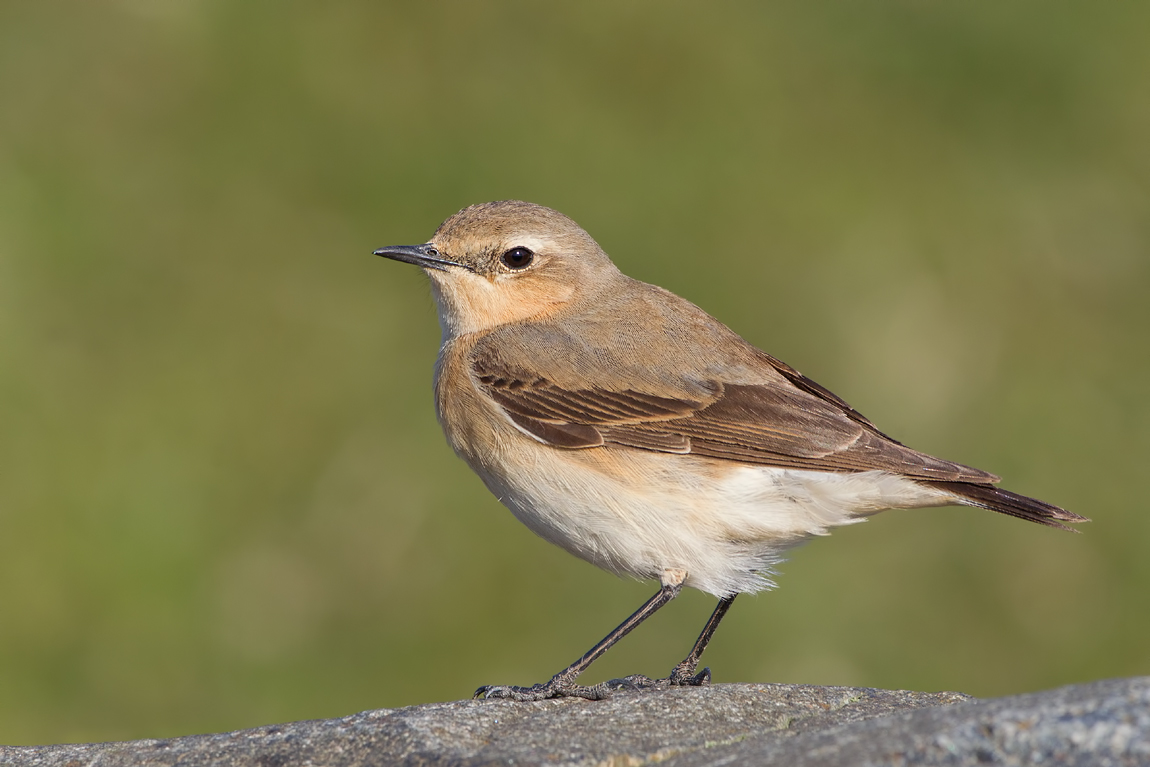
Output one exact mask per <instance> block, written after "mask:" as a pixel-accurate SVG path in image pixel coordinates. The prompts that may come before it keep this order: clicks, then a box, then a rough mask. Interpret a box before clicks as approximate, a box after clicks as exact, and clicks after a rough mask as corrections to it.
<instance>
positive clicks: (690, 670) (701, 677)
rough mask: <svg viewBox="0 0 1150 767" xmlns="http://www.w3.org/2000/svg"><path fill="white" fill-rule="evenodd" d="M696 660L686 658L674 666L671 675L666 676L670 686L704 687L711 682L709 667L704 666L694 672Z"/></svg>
mask: <svg viewBox="0 0 1150 767" xmlns="http://www.w3.org/2000/svg"><path fill="white" fill-rule="evenodd" d="M698 665H699V662H698V661H697V660H691V659H690V658H688V659H687V660H685V661H683V662H682V663H680V664H679V665H678V666H675V668H674V669H672V671H671V675H670V676H669V677H667V683H668V684H670V685H671V686H672V687H706V686H707V685H709V684H710V683H711V669H710V667H708V666H704V667H703V670H702V671H700V672H699V673H697V674H696V673H695V669H696V668H697V667H698Z"/></svg>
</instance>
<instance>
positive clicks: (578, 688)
mask: <svg viewBox="0 0 1150 767" xmlns="http://www.w3.org/2000/svg"><path fill="white" fill-rule="evenodd" d="M697 666H698V662H697V661H696V662H694V663H691V662H689V661H683V662H682V663H680V664H679V665H678V666H675V668H674V669H673V670H672V671H671V674H670V676H668V677H667V678H666V679H652V678H651V677H649V676H644V675H643V674H632V675H631V676H626V677H622V678H620V679H609V680H607V681H606V682H600V683H599V684H596V685H592V686H590V687H584V686H583V685H579V684H575V681H574V679H568V678H565V677H563V676H562V675H561V674H556V675H555V676H554V677H552V678H551V681H550V682H546V683H544V684H535V685H532V686H530V687H518V686H516V685H494V684H488V685H484V686H483V687H480V688H479V689H478V690H476V691H475V694H474V695H473V696H471V697H472V698H476V699H483V700H497V699H499V700H517V701H534V700H550V699H552V698H585V699H586V700H604V699H605V698H609V697H611V693H613V692H618V691H623V690H634V691H641V690H665V689H667V688H668V687H706V686H707V685H709V684H710V683H711V669H710V668H704V669H703V670H702V671H700V672H699V673H697V674H696V673H695V668H696V667H697Z"/></svg>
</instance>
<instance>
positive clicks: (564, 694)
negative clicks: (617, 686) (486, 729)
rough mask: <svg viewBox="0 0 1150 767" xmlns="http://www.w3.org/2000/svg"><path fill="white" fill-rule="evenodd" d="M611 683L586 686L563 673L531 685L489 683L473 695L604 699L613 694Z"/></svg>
mask: <svg viewBox="0 0 1150 767" xmlns="http://www.w3.org/2000/svg"><path fill="white" fill-rule="evenodd" d="M609 685H610V683H609V682H604V683H602V684H597V685H594V686H593V687H584V686H583V685H579V684H575V680H574V679H567V678H565V677H563V676H562V675H561V674H556V675H555V676H554V677H552V678H551V681H550V682H546V683H545V684H535V685H532V686H530V687H517V686H515V685H493V684H487V685H484V686H483V687H480V688H479V689H478V690H476V691H475V694H474V695H472V696H471V697H472V698H482V699H484V700H495V699H497V698H498V699H502V700H518V701H533V700H549V699H551V698H586V699H587V700H603V699H604V698H606V697H608V696H609V695H610V694H611V688H610V686H609Z"/></svg>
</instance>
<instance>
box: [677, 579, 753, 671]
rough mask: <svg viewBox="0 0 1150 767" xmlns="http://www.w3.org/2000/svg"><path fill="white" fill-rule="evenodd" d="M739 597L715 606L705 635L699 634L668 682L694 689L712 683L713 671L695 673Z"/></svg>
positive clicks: (730, 598) (704, 627)
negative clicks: (704, 651) (705, 651)
mask: <svg viewBox="0 0 1150 767" xmlns="http://www.w3.org/2000/svg"><path fill="white" fill-rule="evenodd" d="M737 596H738V594H733V595H732V596H729V597H723V598H722V599H720V600H719V604H717V605H715V611H714V612H713V613H711V617H710V619H709V620H708V621H707V625H706V626H703V633H701V634H699V638H698V639H696V640H695V646H694V647H692V648H691V652H690V654H689V655H687V657H686V658H684V659H683V661H682V663H680V664H679V665H678V666H675V668H674V670H673V671H672V672H671V676H669V677H668V678H667V681H669V682H670V683H671V684H673V685H684V686H694V687H697V686H699V685H704V684H709V683H710V681H711V669H709V668H704V669H703V670H702V671H700V672H699V673H698V674H696V673H695V669H696V668H698V666H699V658H701V657H703V650H706V649H707V644H708V643H709V642H710V641H711V637H712V636H714V634H715V629H717V628H718V627H719V621H721V620H723V616H724V615H726V614H727V610H729V609H730V607H731V603H732V602H734V601H735V597H737Z"/></svg>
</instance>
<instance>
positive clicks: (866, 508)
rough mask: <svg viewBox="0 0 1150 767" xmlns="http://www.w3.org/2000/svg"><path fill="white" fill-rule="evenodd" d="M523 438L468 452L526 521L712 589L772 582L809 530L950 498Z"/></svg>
mask: <svg viewBox="0 0 1150 767" xmlns="http://www.w3.org/2000/svg"><path fill="white" fill-rule="evenodd" d="M530 447H531V448H534V449H530V450H514V451H507V452H504V453H503V454H502V456H501V457H500V458H501V460H496V461H475V462H473V461H469V462H470V463H472V468H474V469H475V470H476V471H477V472H478V473H479V475H480V476H481V477H482V478H483V480H484V482H485V483H486V484H487V486H488V487H489V488H490V489H491V491H492V492H493V493H495V495H496V496H497V497H498V498H499V500H500V501H502V502H503V503H504V504H505V505H506V506H507V507H508V508H509V509H511V511H512V512H513V513H514V514H515V516H516V517H517V518H518V519H519V520H520V521H521V522H523V523H524V524H525V525H527V526H528V527H529V528H531V530H532V531H534V532H535V533H536V534H537V535H539V536H541V537H543V538H545V539H546V540H548V541H551V542H552V543H555V544H556V545H558V546H561V547H563V548H564V549H566V550H567V551H569V552H571V553H572V554H574V555H576V556H578V557H581V558H582V559H585V560H587V561H588V562H591V563H592V564H595V565H597V566H599V567H602V568H604V569H605V570H609V571H611V572H614V573H617V574H620V575H624V574H625V575H631V576H634V577H637V578H644V579H645V578H659V577H660V575H661V574H662V573H663V572H664V571H665V570H669V569H674V570H684V571H686V573H687V578H686V581H685V584H686V585H688V586H691V587H693V588H697V589H699V590H701V591H705V592H708V593H710V594H714V595H716V596H729V595H731V594H734V593H737V592H755V591H759V590H762V589H765V588H770V587H771V586H772V585H773V584H772V583H771V581H770V575H771V568H772V566H773V565H775V564H776V563H777V562H779V561H780V559H781V558H782V555H783V554H784V552H785V551H786V550H787V549H788V548H790V547H792V546H794V545H796V544H798V543H801V542H802V541H803V540H805V539H806V538H808V537H809V536H812V535H826V534H827V533H829V532H830V530H831V529H832V528H834V527H838V526H839V525H846V524H851V523H854V522H860V521H862V520H863V519H864V518H865V515H867V514H873V513H875V512H877V511H881V510H883V509H888V508H911V507H919V506H939V505H944V504H946V503H949V502H953V499H952V498H951V496H950V495H949V494H947V493H944V492H942V491H938V490H932V489H931V488H929V487H926V486H924V485H920V484H918V483H915V482H912V481H910V480H907V479H905V478H902V477H899V476H896V475H893V474H888V473H885V472H879V471H871V472H861V473H855V474H844V473H828V472H813V471H800V470H794V469H779V468H767V467H761V466H750V465H743V464H736V463H731V462H726V461H717V460H713V459H708V458H701V457H697V456H689V455H668V454H662V453H653V452H648V451H643V450H635V449H628V448H617V447H615V446H612V447H611V448H610V449H601V448H593V449H589V450H558V449H555V448H549V447H547V446H544V445H531V446H530ZM516 457H518V460H516ZM479 463H482V464H484V465H477V464H479ZM495 466H498V467H499V470H498V473H495V472H493V471H492V469H493V468H494V467H495Z"/></svg>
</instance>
